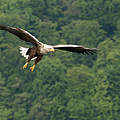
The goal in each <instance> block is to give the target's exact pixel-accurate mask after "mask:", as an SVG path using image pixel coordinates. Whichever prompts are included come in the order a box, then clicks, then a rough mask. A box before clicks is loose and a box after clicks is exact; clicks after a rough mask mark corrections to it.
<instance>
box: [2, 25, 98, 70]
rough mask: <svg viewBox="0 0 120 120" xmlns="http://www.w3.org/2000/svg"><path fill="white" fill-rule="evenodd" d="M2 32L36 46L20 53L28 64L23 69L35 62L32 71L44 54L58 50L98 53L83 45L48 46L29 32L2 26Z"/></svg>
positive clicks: (23, 49) (24, 49)
mask: <svg viewBox="0 0 120 120" xmlns="http://www.w3.org/2000/svg"><path fill="white" fill-rule="evenodd" d="M0 30H5V31H8V32H10V33H12V34H14V35H16V36H18V37H19V38H20V39H21V40H24V41H26V42H30V43H32V44H33V45H34V46H33V47H32V48H25V47H20V50H21V51H20V53H21V54H22V56H24V57H25V58H26V64H25V65H24V66H23V69H24V68H27V65H28V64H29V62H30V61H31V60H35V62H34V65H33V66H32V67H30V70H31V71H33V70H34V68H35V65H36V64H37V63H38V62H39V61H40V60H41V59H42V57H43V55H44V54H46V53H48V52H54V51H55V50H56V49H59V50H65V51H70V52H77V53H81V54H93V53H94V52H96V51H97V49H96V48H86V47H84V46H82V45H47V44H44V43H42V42H40V41H38V39H37V38H35V37H34V36H33V35H31V34H30V33H29V32H27V31H25V30H23V29H20V28H14V27H9V26H4V25H0Z"/></svg>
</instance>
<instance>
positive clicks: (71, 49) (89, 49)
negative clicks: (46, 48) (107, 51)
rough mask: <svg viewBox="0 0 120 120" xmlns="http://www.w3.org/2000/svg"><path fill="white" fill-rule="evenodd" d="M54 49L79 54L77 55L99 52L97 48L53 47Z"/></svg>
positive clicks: (77, 46) (76, 46)
mask: <svg viewBox="0 0 120 120" xmlns="http://www.w3.org/2000/svg"><path fill="white" fill-rule="evenodd" d="M53 48H54V49H60V50H66V51H70V52H77V53H82V54H84V53H86V54H93V53H94V52H96V51H97V48H86V47H84V46H81V45H55V46H53Z"/></svg>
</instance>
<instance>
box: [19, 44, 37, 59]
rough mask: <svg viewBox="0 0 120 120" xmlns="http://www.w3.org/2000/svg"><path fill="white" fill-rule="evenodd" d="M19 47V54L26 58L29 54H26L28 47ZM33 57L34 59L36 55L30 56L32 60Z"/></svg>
mask: <svg viewBox="0 0 120 120" xmlns="http://www.w3.org/2000/svg"><path fill="white" fill-rule="evenodd" d="M19 49H20V53H21V55H22V56H23V57H25V58H26V59H28V56H29V55H27V54H26V53H27V51H28V50H29V48H25V47H21V46H20V48H19ZM34 59H36V57H34V58H32V59H31V60H34Z"/></svg>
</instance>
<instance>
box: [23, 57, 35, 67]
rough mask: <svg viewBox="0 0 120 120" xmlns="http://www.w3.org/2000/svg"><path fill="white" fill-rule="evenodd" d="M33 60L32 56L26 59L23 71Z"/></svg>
mask: <svg viewBox="0 0 120 120" xmlns="http://www.w3.org/2000/svg"><path fill="white" fill-rule="evenodd" d="M32 58H33V55H29V57H28V59H27V62H26V63H25V65H24V66H23V69H25V68H27V66H28V64H29V62H30V60H31V59H32Z"/></svg>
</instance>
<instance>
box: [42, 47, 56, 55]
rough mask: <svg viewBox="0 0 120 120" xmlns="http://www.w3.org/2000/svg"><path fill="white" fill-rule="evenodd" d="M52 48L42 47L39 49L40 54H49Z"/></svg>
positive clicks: (52, 50)
mask: <svg viewBox="0 0 120 120" xmlns="http://www.w3.org/2000/svg"><path fill="white" fill-rule="evenodd" d="M54 51H55V50H54V48H53V46H50V45H44V46H43V47H42V48H41V53H43V54H46V53H49V52H54Z"/></svg>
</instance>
